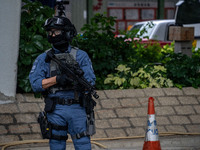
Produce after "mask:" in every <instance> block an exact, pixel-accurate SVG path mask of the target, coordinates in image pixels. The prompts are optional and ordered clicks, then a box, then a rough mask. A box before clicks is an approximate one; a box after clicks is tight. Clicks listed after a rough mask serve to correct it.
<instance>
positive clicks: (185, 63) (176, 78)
mask: <svg viewBox="0 0 200 150" xmlns="http://www.w3.org/2000/svg"><path fill="white" fill-rule="evenodd" d="M165 67H166V68H167V77H168V78H170V79H171V80H173V82H174V84H175V86H176V87H179V88H182V87H188V86H192V87H194V88H197V87H199V86H200V55H199V53H198V52H196V53H194V55H193V57H188V56H187V55H183V54H171V55H170V60H169V61H167V62H166V64H165Z"/></svg>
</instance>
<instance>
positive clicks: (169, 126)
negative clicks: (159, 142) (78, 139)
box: [0, 87, 200, 143]
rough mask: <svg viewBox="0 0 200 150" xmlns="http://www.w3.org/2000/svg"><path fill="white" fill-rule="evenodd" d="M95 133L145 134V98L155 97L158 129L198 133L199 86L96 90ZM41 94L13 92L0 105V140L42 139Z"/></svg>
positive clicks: (111, 134)
mask: <svg viewBox="0 0 200 150" xmlns="http://www.w3.org/2000/svg"><path fill="white" fill-rule="evenodd" d="M97 92H98V94H99V96H100V98H99V99H98V100H96V102H97V106H96V108H95V117H96V129H97V133H96V134H95V135H94V136H93V137H92V138H111V137H127V136H141V135H145V129H146V127H147V110H148V108H147V107H148V98H149V97H153V98H154V99H155V101H154V105H155V112H156V121H157V128H158V132H181V133H200V89H194V88H192V87H188V88H183V89H181V90H180V89H177V88H153V89H127V90H103V91H97ZM43 109H44V102H43V99H41V98H34V95H33V94H17V95H16V101H15V102H13V103H9V104H1V105H0V143H5V142H11V141H20V140H33V139H34V140H35V139H42V137H41V134H40V128H39V124H38V123H37V117H38V114H39V112H40V111H43Z"/></svg>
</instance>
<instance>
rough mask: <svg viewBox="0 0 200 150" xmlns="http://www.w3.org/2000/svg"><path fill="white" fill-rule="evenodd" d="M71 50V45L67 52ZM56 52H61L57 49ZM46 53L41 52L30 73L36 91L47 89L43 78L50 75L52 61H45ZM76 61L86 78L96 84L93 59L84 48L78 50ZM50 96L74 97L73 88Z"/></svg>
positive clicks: (32, 85)
mask: <svg viewBox="0 0 200 150" xmlns="http://www.w3.org/2000/svg"><path fill="white" fill-rule="evenodd" d="M70 51H71V46H69V47H68V50H67V51H66V52H70ZM55 53H56V54H57V53H60V51H59V50H56V49H55ZM45 58H46V53H45V52H44V53H42V54H40V55H39V56H38V57H37V58H36V60H35V62H34V63H33V67H32V69H31V71H30V73H29V80H30V83H31V87H32V89H33V91H34V92H42V91H45V89H43V88H42V80H43V79H46V78H49V77H50V63H46V62H45ZM76 61H77V62H78V63H79V66H80V68H81V69H82V70H83V71H84V78H85V79H86V80H87V81H88V82H90V83H91V84H92V85H94V84H95V80H96V77H95V75H94V71H93V68H92V63H91V60H90V58H89V56H88V54H87V53H86V52H84V51H82V50H78V51H77V54H76ZM49 97H63V98H74V92H73V90H70V91H57V92H56V93H55V94H49Z"/></svg>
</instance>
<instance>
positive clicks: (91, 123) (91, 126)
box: [87, 111, 96, 136]
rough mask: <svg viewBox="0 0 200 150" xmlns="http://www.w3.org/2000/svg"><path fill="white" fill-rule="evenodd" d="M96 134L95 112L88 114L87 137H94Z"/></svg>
mask: <svg viewBox="0 0 200 150" xmlns="http://www.w3.org/2000/svg"><path fill="white" fill-rule="evenodd" d="M95 133H96V126H95V117H94V111H92V112H91V113H90V114H87V135H90V136H92V135H94V134H95Z"/></svg>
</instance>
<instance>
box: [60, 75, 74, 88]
mask: <svg viewBox="0 0 200 150" xmlns="http://www.w3.org/2000/svg"><path fill="white" fill-rule="evenodd" d="M56 82H57V84H59V85H61V86H65V85H67V84H72V82H73V80H72V79H70V78H69V77H67V75H66V74H60V75H57V76H56Z"/></svg>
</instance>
